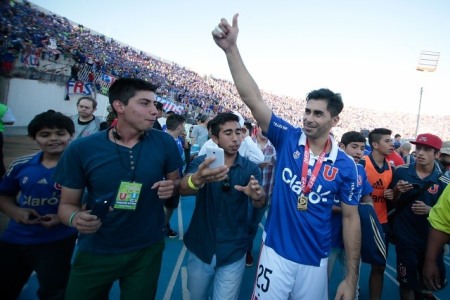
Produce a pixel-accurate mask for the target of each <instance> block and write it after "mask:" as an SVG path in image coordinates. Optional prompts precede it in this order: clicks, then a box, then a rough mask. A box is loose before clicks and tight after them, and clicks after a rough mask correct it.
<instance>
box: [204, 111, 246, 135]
mask: <svg viewBox="0 0 450 300" xmlns="http://www.w3.org/2000/svg"><path fill="white" fill-rule="evenodd" d="M230 121H235V122H237V123H239V117H238V116H236V115H235V114H233V113H231V112H229V113H228V112H227V113H220V114H218V115H217V116H216V117H215V118H214V119H212V120H211V121H209V124H210V126H211V134H212V135H214V136H215V137H217V138H218V137H219V132H220V126H221V125H223V124H225V123H226V122H230Z"/></svg>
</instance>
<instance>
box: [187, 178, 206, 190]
mask: <svg viewBox="0 0 450 300" xmlns="http://www.w3.org/2000/svg"><path fill="white" fill-rule="evenodd" d="M188 186H189V187H190V188H191V189H192V190H196V191H198V190H199V189H201V188H202V187H203V185H202V186H201V187H196V186H195V184H194V183H193V182H192V175H190V176H189V178H188Z"/></svg>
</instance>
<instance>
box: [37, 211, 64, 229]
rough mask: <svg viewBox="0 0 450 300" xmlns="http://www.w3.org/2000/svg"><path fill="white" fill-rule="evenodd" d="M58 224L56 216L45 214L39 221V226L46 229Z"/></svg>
mask: <svg viewBox="0 0 450 300" xmlns="http://www.w3.org/2000/svg"><path fill="white" fill-rule="evenodd" d="M60 223H61V220H60V219H59V217H58V215H57V214H46V215H44V216H42V217H41V219H40V224H41V225H42V226H44V227H45V228H47V229H50V228H52V227H53V226H56V225H58V224H60Z"/></svg>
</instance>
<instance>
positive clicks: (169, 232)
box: [165, 224, 178, 239]
mask: <svg viewBox="0 0 450 300" xmlns="http://www.w3.org/2000/svg"><path fill="white" fill-rule="evenodd" d="M165 229H166V234H167V236H168V237H169V238H171V239H173V238H176V237H177V236H178V232H176V231H175V230H172V228H170V224H166V228H165Z"/></svg>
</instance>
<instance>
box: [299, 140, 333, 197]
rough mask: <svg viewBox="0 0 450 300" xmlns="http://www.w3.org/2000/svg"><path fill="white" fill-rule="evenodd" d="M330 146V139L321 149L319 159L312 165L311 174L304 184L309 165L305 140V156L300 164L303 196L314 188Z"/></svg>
mask: <svg viewBox="0 0 450 300" xmlns="http://www.w3.org/2000/svg"><path fill="white" fill-rule="evenodd" d="M329 144H330V139H327V143H326V144H325V147H323V150H322V153H320V155H319V158H318V159H317V162H316V163H315V165H314V169H313V172H312V174H311V177H310V178H309V180H308V182H306V178H307V176H308V165H309V143H308V140H306V145H305V154H304V155H303V164H302V177H301V178H302V192H303V194H305V195H306V194H308V193H309V192H310V191H311V189H312V187H313V186H314V183H315V182H316V179H317V175H318V174H319V171H320V168H321V167H322V164H323V161H324V159H325V154H326V150H327V147H328V145H329Z"/></svg>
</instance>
